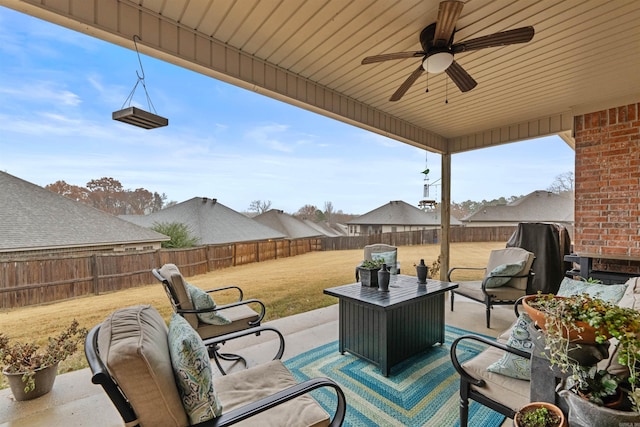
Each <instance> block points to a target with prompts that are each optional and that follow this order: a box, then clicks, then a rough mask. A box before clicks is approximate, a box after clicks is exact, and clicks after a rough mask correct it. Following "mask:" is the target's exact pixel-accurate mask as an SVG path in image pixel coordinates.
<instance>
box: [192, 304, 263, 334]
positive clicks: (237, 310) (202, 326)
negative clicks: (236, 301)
mask: <svg viewBox="0 0 640 427" xmlns="http://www.w3.org/2000/svg"><path fill="white" fill-rule="evenodd" d="M219 313H220V314H224V315H225V316H226V317H227V318H229V320H231V323H229V324H228V325H210V324H208V323H202V322H200V323H198V327H197V328H196V330H197V331H198V334H199V335H200V336H201V337H202V338H203V339H204V338H210V337H214V336H218V335H224V334H228V333H231V332H236V331H242V330H245V329H247V328H248V327H249V326H248V323H249V322H252V321H256V320H258V317H259V316H258V313H256V312H255V311H254V310H253V309H252V308H251V307H249V306H248V305H246V304H243V305H238V306H235V307H230V308H227V309H224V310H219Z"/></svg>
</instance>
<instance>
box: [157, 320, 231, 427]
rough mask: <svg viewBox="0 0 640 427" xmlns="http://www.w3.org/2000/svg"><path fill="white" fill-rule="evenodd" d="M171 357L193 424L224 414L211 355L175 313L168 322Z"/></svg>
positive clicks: (183, 400)
mask: <svg viewBox="0 0 640 427" xmlns="http://www.w3.org/2000/svg"><path fill="white" fill-rule="evenodd" d="M168 339H169V354H170V355H171V365H172V366H173V373H174V375H175V378H176V382H177V383H178V390H180V396H181V397H182V404H183V406H184V409H185V411H186V412H187V414H188V415H189V420H190V421H191V423H192V424H196V423H199V422H202V421H207V420H210V419H212V418H215V417H217V416H219V415H220V414H221V413H222V406H221V405H220V402H219V400H218V396H217V394H216V391H215V389H214V388H213V381H212V378H213V372H212V370H211V364H210V362H209V354H208V353H207V349H206V347H205V346H204V343H203V342H202V339H201V338H200V337H199V336H198V334H197V333H196V331H195V330H194V329H193V328H192V327H191V325H189V322H187V321H186V320H185V319H184V318H183V317H182V316H180V315H178V314H175V313H173V315H172V316H171V321H170V322H169V338H168Z"/></svg>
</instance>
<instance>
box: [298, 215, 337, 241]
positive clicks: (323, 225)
mask: <svg viewBox="0 0 640 427" xmlns="http://www.w3.org/2000/svg"><path fill="white" fill-rule="evenodd" d="M302 222H304V223H305V224H307V225H308V226H309V227H311V228H313V229H316V230H318V231H319V232H320V233H322V234H324V235H325V236H328V237H338V236H346V235H347V233H346V232H344V231H343V230H342V229H340V228H338V226H337V224H336V226H335V227H336V228H334V227H333V226H332V225H331V224H329V223H327V222H313V221H311V220H310V219H304V220H302Z"/></svg>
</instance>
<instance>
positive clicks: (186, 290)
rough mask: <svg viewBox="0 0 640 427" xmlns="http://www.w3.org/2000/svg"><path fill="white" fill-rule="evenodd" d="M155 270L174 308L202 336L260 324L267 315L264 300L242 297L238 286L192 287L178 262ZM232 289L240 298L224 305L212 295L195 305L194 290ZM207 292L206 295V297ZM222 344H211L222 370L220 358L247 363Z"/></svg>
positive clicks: (212, 335) (211, 349)
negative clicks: (206, 301) (226, 349)
mask: <svg viewBox="0 0 640 427" xmlns="http://www.w3.org/2000/svg"><path fill="white" fill-rule="evenodd" d="M152 273H153V275H154V276H155V277H156V279H158V280H159V281H160V282H161V283H162V285H163V287H164V290H165V292H166V294H167V296H168V297H169V301H170V302H171V306H172V307H173V310H174V312H175V313H177V314H179V315H181V316H182V317H184V318H185V319H186V320H187V321H188V322H189V324H190V325H191V326H192V327H193V329H195V330H196V332H198V335H200V337H201V338H202V339H207V338H213V337H217V336H220V335H224V334H229V333H232V332H238V331H242V330H245V329H249V328H254V327H256V326H260V322H261V321H262V319H263V318H264V315H265V306H264V303H262V301H260V300H257V299H246V300H245V299H243V297H244V294H243V292H242V289H240V288H239V287H238V286H224V287H219V288H215V289H209V290H207V291H202V290H200V289H199V288H197V289H193V287H192V285H190V284H188V283H187V282H186V281H185V280H184V277H182V274H181V273H180V270H179V269H178V267H176V265H175V264H165V265H163V266H162V268H160V269H153V270H152ZM229 289H233V290H235V291H237V292H238V293H239V296H238V300H237V301H234V302H232V303H229V304H224V305H216V304H215V302H214V301H213V300H212V299H211V300H208V301H210V302H209V303H208V304H203V305H202V306H197V307H196V305H195V304H194V301H193V299H194V298H193V295H191V294H192V293H193V292H198V293H199V296H202V295H203V294H206V295H208V294H213V293H215V292H220V291H224V290H229ZM190 291H191V292H190ZM206 295H205V296H204V298H205V299H207V298H206ZM197 300H201V298H199V297H198V298H197ZM250 304H253V305H259V306H260V313H258V312H256V311H255V310H253V309H252V308H251V307H250V306H249V305H250ZM203 319H205V320H206V321H205V320H203ZM223 344H224V342H221V343H216V345H211V346H209V355H210V356H211V358H213V359H214V361H215V362H216V365H217V366H218V369H220V371H221V372H223V373H224V372H225V371H224V369H223V367H222V365H221V363H220V359H222V360H227V361H234V362H242V363H244V364H245V365H246V361H245V360H244V358H242V357H241V356H239V355H237V354H233V353H222V352H221V351H220V346H221V345H223Z"/></svg>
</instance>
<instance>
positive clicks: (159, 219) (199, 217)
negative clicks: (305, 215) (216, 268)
mask: <svg viewBox="0 0 640 427" xmlns="http://www.w3.org/2000/svg"><path fill="white" fill-rule="evenodd" d="M120 218H122V219H125V220H127V221H131V222H133V223H134V224H138V225H142V226H144V227H152V226H153V225H154V224H156V223H172V222H178V223H182V224H186V225H187V226H188V227H189V230H190V231H191V233H192V235H194V236H196V237H197V238H198V239H199V243H200V244H202V245H215V244H221V243H232V242H247V241H253V240H268V239H282V238H284V237H286V236H285V235H284V234H282V233H280V232H278V231H277V230H274V229H272V228H269V227H267V226H265V225H262V224H260V223H259V222H256V221H254V220H253V219H251V218H248V217H246V216H245V215H243V214H241V213H239V212H236V211H234V210H233V209H231V208H228V207H226V206H225V205H223V204H222V203H220V202H218V201H217V200H216V199H209V198H206V197H194V198H192V199H189V200H187V201H184V202H182V203H178V204H176V205H173V206H170V207H168V208H166V209H162V210H161V211H158V212H154V213H151V214H149V215H122V216H121V217H120Z"/></svg>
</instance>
